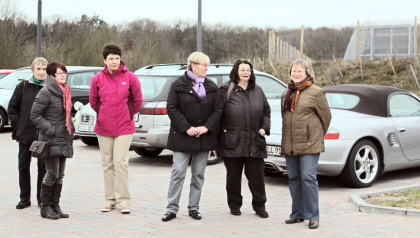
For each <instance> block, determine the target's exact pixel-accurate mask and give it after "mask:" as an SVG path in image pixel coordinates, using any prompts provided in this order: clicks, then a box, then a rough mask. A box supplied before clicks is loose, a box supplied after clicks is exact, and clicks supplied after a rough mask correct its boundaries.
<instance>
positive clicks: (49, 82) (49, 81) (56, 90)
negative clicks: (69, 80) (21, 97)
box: [44, 75, 63, 97]
mask: <svg viewBox="0 0 420 238" xmlns="http://www.w3.org/2000/svg"><path fill="white" fill-rule="evenodd" d="M44 83H45V84H46V85H45V86H46V87H47V88H48V90H50V92H51V93H52V94H54V95H56V96H61V97H62V96H63V91H62V90H61V88H60V86H58V84H57V82H56V81H55V80H54V79H53V78H51V77H50V76H49V75H47V78H46V79H45V80H44Z"/></svg>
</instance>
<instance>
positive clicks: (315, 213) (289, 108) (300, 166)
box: [281, 59, 331, 229]
mask: <svg viewBox="0 0 420 238" xmlns="http://www.w3.org/2000/svg"><path fill="white" fill-rule="evenodd" d="M289 74H290V79H291V80H290V83H289V84H288V90H286V91H284V93H283V94H282V96H281V101H282V103H281V108H282V117H283V133H282V143H281V147H282V148H281V153H282V155H285V156H286V166H287V175H288V177H289V190H290V194H291V196H292V213H291V214H290V218H289V219H288V220H286V221H285V222H286V224H294V223H297V222H303V221H304V220H309V229H316V228H318V226H319V198H318V197H319V196H318V179H317V177H316V173H317V166H318V161H319V156H320V153H321V152H323V151H325V147H324V136H325V133H327V131H328V127H329V125H330V122H331V112H330V108H329V106H328V102H327V98H326V97H325V92H324V90H322V89H321V88H320V87H318V86H316V85H315V84H314V80H313V78H312V75H313V73H312V70H311V67H310V66H309V64H308V62H307V61H305V60H301V59H298V60H295V61H293V62H292V64H291V65H290V68H289Z"/></svg>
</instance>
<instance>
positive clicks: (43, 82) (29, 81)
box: [28, 75, 49, 87]
mask: <svg viewBox="0 0 420 238" xmlns="http://www.w3.org/2000/svg"><path fill="white" fill-rule="evenodd" d="M47 77H49V76H48V75H47ZM46 80H47V79H45V80H44V81H42V83H41V84H40V85H39V86H42V87H44V86H45V81H46ZM28 83H32V84H36V83H35V82H34V80H33V78H32V77H31V78H30V79H28Z"/></svg>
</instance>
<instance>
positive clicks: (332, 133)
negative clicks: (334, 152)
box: [324, 128, 340, 140]
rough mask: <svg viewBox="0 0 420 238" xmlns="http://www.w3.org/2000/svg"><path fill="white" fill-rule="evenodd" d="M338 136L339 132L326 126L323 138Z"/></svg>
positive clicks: (334, 138) (331, 138)
mask: <svg viewBox="0 0 420 238" xmlns="http://www.w3.org/2000/svg"><path fill="white" fill-rule="evenodd" d="M339 137H340V132H339V131H338V130H337V129H334V128H328V131H327V134H325V136H324V139H328V140H337V139H338V138H339Z"/></svg>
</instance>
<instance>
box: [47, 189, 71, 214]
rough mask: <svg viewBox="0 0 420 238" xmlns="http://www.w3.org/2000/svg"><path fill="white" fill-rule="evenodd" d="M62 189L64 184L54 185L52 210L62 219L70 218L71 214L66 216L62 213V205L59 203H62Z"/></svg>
mask: <svg viewBox="0 0 420 238" xmlns="http://www.w3.org/2000/svg"><path fill="white" fill-rule="evenodd" d="M62 188H63V184H58V183H55V184H54V188H53V195H52V199H51V208H52V209H53V211H54V212H56V213H57V214H58V215H60V217H61V218H69V214H64V213H63V211H61V208H60V205H58V203H59V202H60V197H61V189H62Z"/></svg>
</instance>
